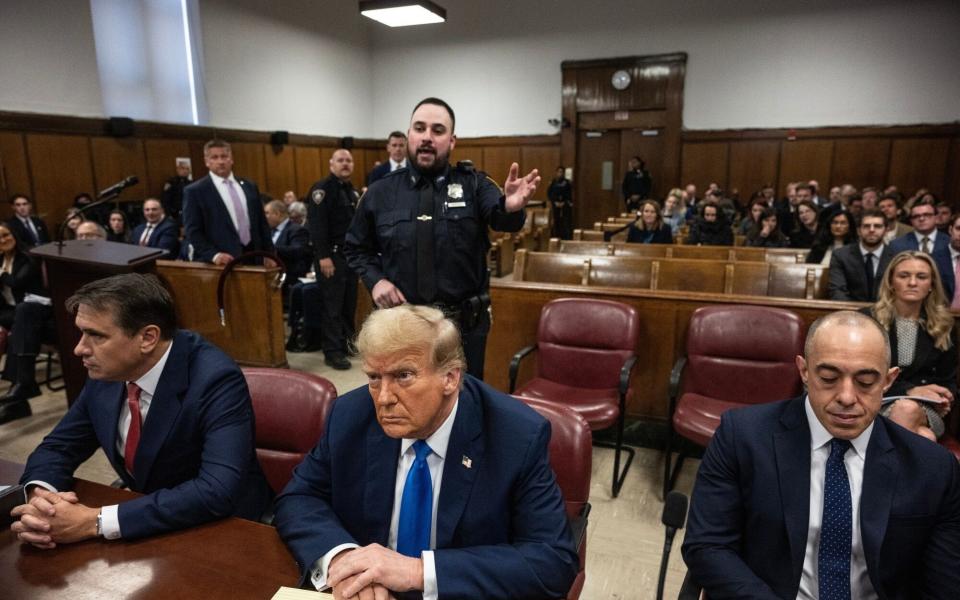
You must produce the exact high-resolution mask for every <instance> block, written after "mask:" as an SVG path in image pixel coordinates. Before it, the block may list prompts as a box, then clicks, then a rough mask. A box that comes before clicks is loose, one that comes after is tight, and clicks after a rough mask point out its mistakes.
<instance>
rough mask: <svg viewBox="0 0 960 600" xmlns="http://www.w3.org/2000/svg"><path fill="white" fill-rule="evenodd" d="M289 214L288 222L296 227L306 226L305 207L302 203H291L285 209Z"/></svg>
mask: <svg viewBox="0 0 960 600" xmlns="http://www.w3.org/2000/svg"><path fill="white" fill-rule="evenodd" d="M287 210H288V211H289V213H290V220H291V221H293V222H294V223H296V224H297V225H306V224H307V205H306V204H304V203H303V202H299V201H298V202H291V203H290V206H288V207H287Z"/></svg>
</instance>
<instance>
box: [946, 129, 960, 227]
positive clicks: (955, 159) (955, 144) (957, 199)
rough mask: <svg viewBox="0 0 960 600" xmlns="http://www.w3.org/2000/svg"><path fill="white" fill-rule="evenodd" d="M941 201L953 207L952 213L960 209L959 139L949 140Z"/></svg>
mask: <svg viewBox="0 0 960 600" xmlns="http://www.w3.org/2000/svg"><path fill="white" fill-rule="evenodd" d="M944 185H945V186H946V189H944V191H943V200H944V201H946V202H948V203H949V204H950V205H952V206H953V212H957V208H958V207H960V137H955V138H953V139H952V140H950V157H949V159H947V181H946V182H945V184H944Z"/></svg>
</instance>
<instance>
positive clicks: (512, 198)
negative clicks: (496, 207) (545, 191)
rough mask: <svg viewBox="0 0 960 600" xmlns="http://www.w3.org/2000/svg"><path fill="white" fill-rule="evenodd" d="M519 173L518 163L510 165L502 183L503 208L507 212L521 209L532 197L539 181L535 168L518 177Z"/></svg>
mask: <svg viewBox="0 0 960 600" xmlns="http://www.w3.org/2000/svg"><path fill="white" fill-rule="evenodd" d="M519 174H520V165H518V164H517V163H513V164H512V165H510V173H509V174H508V175H507V181H506V182H505V183H504V184H503V195H504V196H505V201H504V208H506V210H507V212H517V211H518V210H522V209H523V207H524V206H526V205H527V202H529V201H530V198H532V197H533V193H534V192H536V191H537V184H539V183H540V174H539V173H538V172H537V170H536V169H534V170H532V171H530V172H529V173H527V174H526V176H524V177H519Z"/></svg>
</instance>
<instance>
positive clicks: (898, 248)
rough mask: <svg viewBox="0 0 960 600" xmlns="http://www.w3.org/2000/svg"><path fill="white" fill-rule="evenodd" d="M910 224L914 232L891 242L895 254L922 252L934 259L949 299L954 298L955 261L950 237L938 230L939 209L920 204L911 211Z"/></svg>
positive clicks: (923, 203)
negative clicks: (910, 251)
mask: <svg viewBox="0 0 960 600" xmlns="http://www.w3.org/2000/svg"><path fill="white" fill-rule="evenodd" d="M910 222H911V223H912V224H913V231H911V232H910V233H907V234H905V235H902V236H900V237H898V238H897V239H895V240H893V241H892V242H890V250H891V252H893V254H895V255H896V254H899V253H900V252H903V251H904V250H920V251H921V252H926V253H927V254H930V255H931V256H932V257H933V262H934V263H936V265H937V270H938V271H940V279H941V280H942V281H943V291H944V292H946V294H947V298H953V290H954V288H955V286H956V281H955V279H956V278H955V277H954V273H953V259H952V258H951V256H950V237H949V236H948V235H947V234H945V233H943V232H942V231H938V230H937V209H936V207H934V205H933V204H932V203H930V202H918V203H917V204H914V205H913V208H911V209H910Z"/></svg>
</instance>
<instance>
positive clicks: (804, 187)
mask: <svg viewBox="0 0 960 600" xmlns="http://www.w3.org/2000/svg"><path fill="white" fill-rule="evenodd" d="M793 189H794V190H807V191H808V192H810V193H811V194H812V193H813V192H814V189H813V186H812V185H810V184H809V183H798V184H797V185H796V186H794V188H793Z"/></svg>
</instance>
